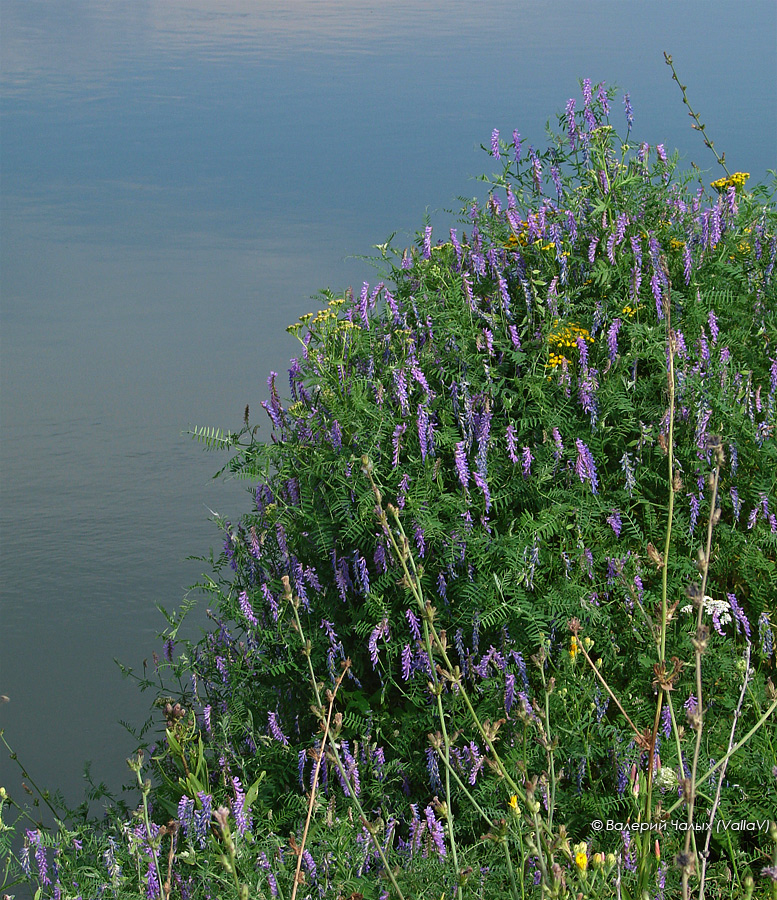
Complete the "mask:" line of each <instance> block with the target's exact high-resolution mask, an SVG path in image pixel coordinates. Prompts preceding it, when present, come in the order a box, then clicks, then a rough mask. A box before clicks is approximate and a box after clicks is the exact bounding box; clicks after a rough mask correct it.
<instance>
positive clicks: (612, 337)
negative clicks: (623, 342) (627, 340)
mask: <svg viewBox="0 0 777 900" xmlns="http://www.w3.org/2000/svg"><path fill="white" fill-rule="evenodd" d="M620 327H621V320H620V319H615V321H614V322H613V323H612V325H610V327H609V328H608V330H607V350H608V351H609V354H610V362H615V358H616V357H617V355H618V332H619V331H620Z"/></svg>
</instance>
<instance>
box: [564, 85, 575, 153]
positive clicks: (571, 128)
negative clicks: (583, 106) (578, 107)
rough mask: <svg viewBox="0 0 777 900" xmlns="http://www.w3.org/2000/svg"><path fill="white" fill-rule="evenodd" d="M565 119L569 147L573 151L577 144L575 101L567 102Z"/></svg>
mask: <svg viewBox="0 0 777 900" xmlns="http://www.w3.org/2000/svg"><path fill="white" fill-rule="evenodd" d="M565 112H566V118H567V134H568V135H569V146H570V147H571V148H572V150H574V149H575V147H576V143H577V125H576V124H575V100H574V99H573V98H572V99H570V100H568V101H567V105H566V110H565Z"/></svg>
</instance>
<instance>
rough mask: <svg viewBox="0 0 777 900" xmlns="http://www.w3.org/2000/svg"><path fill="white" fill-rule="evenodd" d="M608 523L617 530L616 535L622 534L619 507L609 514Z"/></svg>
mask: <svg viewBox="0 0 777 900" xmlns="http://www.w3.org/2000/svg"><path fill="white" fill-rule="evenodd" d="M607 524H608V525H609V526H610V528H612V530H613V531H614V532H615V537H620V536H621V528H622V523H621V514H620V512H619V511H618V510H617V509H614V510H613V511H612V512H611V513H610V515H609V516H607Z"/></svg>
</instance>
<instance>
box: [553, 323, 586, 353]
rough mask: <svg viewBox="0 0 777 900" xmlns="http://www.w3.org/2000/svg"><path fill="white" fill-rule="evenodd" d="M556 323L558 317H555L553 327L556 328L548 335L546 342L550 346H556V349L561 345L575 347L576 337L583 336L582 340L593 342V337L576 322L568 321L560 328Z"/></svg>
mask: <svg viewBox="0 0 777 900" xmlns="http://www.w3.org/2000/svg"><path fill="white" fill-rule="evenodd" d="M558 324H559V321H558V319H555V320H554V322H553V327H554V329H556V330H555V331H552V332H551V333H550V334H549V335H548V344H550V345H551V347H556V348H558V349H561V348H562V347H576V346H577V339H578V338H583V340H584V341H588V343H589V344H593V342H594V339H593V338H592V337H591V334H590V332H589V331H588V329H587V328H583V327H581V326H580V325H578V324H577V323H576V322H569V323H568V324H566V325H562V326H561V328H557V326H558Z"/></svg>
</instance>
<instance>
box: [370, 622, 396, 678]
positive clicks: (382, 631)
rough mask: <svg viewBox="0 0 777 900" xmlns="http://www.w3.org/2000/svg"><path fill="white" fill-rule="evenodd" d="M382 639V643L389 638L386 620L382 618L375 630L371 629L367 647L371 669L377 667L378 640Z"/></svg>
mask: <svg viewBox="0 0 777 900" xmlns="http://www.w3.org/2000/svg"><path fill="white" fill-rule="evenodd" d="M380 638H383V640H384V641H388V640H390V638H391V635H390V634H389V624H388V619H387V618H386V617H385V616H384V617H383V621H382V622H381V623H380V625H378V626H377V627H376V628H374V629H373V631H372V634H371V635H370V640H369V643H368V644H367V647H368V649H369V651H370V659H371V660H372V668H373V669H375V668H376V667H377V665H378V640H379V639H380Z"/></svg>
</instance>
